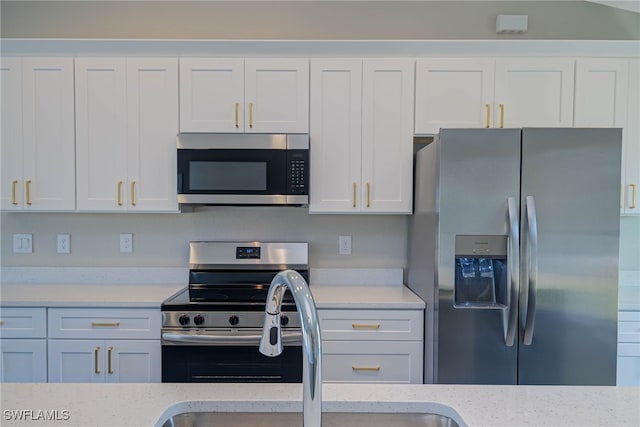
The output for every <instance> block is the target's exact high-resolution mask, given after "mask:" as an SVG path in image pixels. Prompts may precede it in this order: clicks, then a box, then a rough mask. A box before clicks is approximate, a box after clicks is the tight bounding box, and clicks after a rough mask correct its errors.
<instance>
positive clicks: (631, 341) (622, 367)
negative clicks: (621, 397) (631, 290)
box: [616, 311, 640, 386]
mask: <svg viewBox="0 0 640 427" xmlns="http://www.w3.org/2000/svg"><path fill="white" fill-rule="evenodd" d="M616 384H617V385H633V386H640V311H620V312H618V375H617V380H616Z"/></svg>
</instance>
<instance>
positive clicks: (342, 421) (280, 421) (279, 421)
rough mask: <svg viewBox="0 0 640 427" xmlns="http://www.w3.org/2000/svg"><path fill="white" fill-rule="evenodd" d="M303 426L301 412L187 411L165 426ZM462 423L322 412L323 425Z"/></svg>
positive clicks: (438, 426)
mask: <svg viewBox="0 0 640 427" xmlns="http://www.w3.org/2000/svg"><path fill="white" fill-rule="evenodd" d="M216 426H224V427H240V426H242V427H245V426H246V427H273V426H278V427H301V426H302V413H299V412H185V413H182V414H177V415H174V416H173V417H171V418H169V419H168V420H167V421H165V423H164V424H162V427H216ZM344 426H348V427H390V426H393V427H459V426H458V423H456V422H455V421H454V420H452V419H451V418H449V417H445V416H443V415H436V414H416V413H413V414H405V413H395V414H386V413H366V414H365V413H350V412H345V413H343V412H328V413H326V412H325V413H323V414H322V427H344Z"/></svg>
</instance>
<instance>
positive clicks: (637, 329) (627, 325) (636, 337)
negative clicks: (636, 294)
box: [618, 311, 640, 343]
mask: <svg viewBox="0 0 640 427" xmlns="http://www.w3.org/2000/svg"><path fill="white" fill-rule="evenodd" d="M618 342H631V343H634V342H637V343H640V311H620V312H618Z"/></svg>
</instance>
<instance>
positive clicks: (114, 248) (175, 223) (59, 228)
mask: <svg viewBox="0 0 640 427" xmlns="http://www.w3.org/2000/svg"><path fill="white" fill-rule="evenodd" d="M198 209H199V210H196V212H193V213H182V214H179V215H178V214H120V213H114V214H86V213H77V214H74V213H68V214H62V213H60V214H37V213H33V214H32V213H6V212H5V213H2V214H1V215H0V220H1V221H2V224H1V234H2V239H1V242H0V245H1V248H2V252H1V257H2V258H1V261H2V265H4V266H83V267H102V266H104V267H110V266H117V267H124V266H140V267H153V266H162V267H186V266H187V260H188V243H189V241H190V240H199V239H200V240H263V241H279V240H284V241H308V242H309V258H310V259H309V261H310V264H311V266H312V267H314V268H317V267H324V268H328V267H353V268H357V267H369V268H373V267H380V268H387V267H389V268H402V267H405V266H406V239H407V237H406V235H407V230H406V216H402V215H393V216H392V215H368V216H366V215H355V216H354V215H309V214H308V210H307V209H304V208H294V207H230V206H229V207H210V208H198ZM14 233H32V234H33V249H34V252H33V253H32V254H14V253H13V251H12V234H14ZM59 233H61V234H62V233H63V234H71V254H57V253H56V234H59ZM120 233H133V248H134V251H133V253H131V254H121V253H119V234H120ZM344 234H346V235H351V236H353V237H352V254H351V255H338V236H339V235H344Z"/></svg>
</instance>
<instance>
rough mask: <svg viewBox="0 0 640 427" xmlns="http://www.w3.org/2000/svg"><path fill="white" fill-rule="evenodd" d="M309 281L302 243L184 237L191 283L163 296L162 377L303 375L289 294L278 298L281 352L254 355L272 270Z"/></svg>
mask: <svg viewBox="0 0 640 427" xmlns="http://www.w3.org/2000/svg"><path fill="white" fill-rule="evenodd" d="M284 269H293V270H296V271H298V272H299V273H300V274H301V275H302V276H303V277H304V278H305V280H307V281H308V278H309V277H308V246H307V243H261V242H208V241H201V242H190V253H189V286H188V287H186V288H184V289H182V290H181V291H179V292H178V293H176V294H175V295H173V296H171V297H170V298H168V299H167V300H166V301H164V302H163V303H162V307H161V309H162V382H289V383H295V382H302V348H301V347H302V332H301V328H300V318H299V315H298V313H297V311H296V306H295V303H294V302H293V297H292V296H291V294H290V293H289V292H288V291H287V293H286V294H285V296H284V301H283V303H282V313H283V314H282V318H281V323H282V335H283V342H284V345H285V349H284V352H283V353H282V354H281V355H280V356H277V357H266V356H263V355H262V354H260V352H259V351H258V346H259V343H260V338H261V335H262V324H263V321H264V310H265V301H266V297H267V291H268V289H269V285H270V283H271V280H272V279H273V277H274V276H275V275H276V274H277V273H278V272H279V271H281V270H284Z"/></svg>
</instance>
